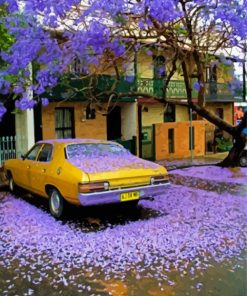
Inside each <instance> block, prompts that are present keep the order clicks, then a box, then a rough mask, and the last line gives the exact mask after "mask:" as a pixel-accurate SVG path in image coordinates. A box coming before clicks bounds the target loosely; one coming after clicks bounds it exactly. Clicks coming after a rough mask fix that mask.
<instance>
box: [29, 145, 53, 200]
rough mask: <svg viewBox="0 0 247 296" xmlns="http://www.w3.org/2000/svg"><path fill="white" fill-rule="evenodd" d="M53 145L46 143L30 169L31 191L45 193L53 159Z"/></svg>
mask: <svg viewBox="0 0 247 296" xmlns="http://www.w3.org/2000/svg"><path fill="white" fill-rule="evenodd" d="M52 153H53V145H51V144H44V145H43V147H42V149H41V150H40V152H39V155H38V157H37V159H36V162H35V163H33V164H32V167H31V170H30V179H31V191H32V192H34V193H37V194H40V195H45V180H46V176H47V172H49V169H50V166H51V160H52Z"/></svg>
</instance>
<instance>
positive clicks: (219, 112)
mask: <svg viewBox="0 0 247 296" xmlns="http://www.w3.org/2000/svg"><path fill="white" fill-rule="evenodd" d="M215 115H216V116H218V117H219V118H220V119H223V118H224V109H223V108H216V109H215Z"/></svg>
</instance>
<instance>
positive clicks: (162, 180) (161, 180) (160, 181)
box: [150, 175, 169, 185]
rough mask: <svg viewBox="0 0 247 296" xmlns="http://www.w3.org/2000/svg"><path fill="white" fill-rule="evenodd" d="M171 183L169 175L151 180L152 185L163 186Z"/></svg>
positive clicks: (154, 177)
mask: <svg viewBox="0 0 247 296" xmlns="http://www.w3.org/2000/svg"><path fill="white" fill-rule="evenodd" d="M168 182H169V176H168V175H159V176H153V177H151V178H150V183H151V184H152V185H154V184H163V183H168Z"/></svg>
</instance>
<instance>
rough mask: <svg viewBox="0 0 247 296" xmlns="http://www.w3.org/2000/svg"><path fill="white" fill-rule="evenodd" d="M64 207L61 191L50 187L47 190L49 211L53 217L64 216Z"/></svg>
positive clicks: (64, 202)
mask: <svg viewBox="0 0 247 296" xmlns="http://www.w3.org/2000/svg"><path fill="white" fill-rule="evenodd" d="M65 208H66V201H65V199H64V198H63V196H62V195H61V193H60V192H59V191H58V190H57V189H55V188H52V189H51V190H50V191H49V209H50V213H51V214H52V216H53V217H55V218H56V219H60V218H62V217H63V216H64V213H65Z"/></svg>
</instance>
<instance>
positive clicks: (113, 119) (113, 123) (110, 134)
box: [107, 106, 122, 140]
mask: <svg viewBox="0 0 247 296" xmlns="http://www.w3.org/2000/svg"><path fill="white" fill-rule="evenodd" d="M121 136H122V133H121V107H119V106H115V107H114V108H113V109H111V110H109V113H108V114H107V140H117V139H121Z"/></svg>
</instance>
